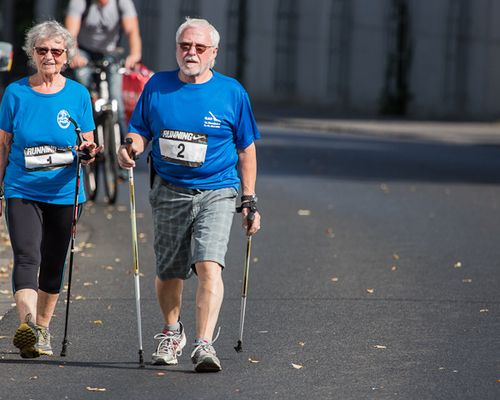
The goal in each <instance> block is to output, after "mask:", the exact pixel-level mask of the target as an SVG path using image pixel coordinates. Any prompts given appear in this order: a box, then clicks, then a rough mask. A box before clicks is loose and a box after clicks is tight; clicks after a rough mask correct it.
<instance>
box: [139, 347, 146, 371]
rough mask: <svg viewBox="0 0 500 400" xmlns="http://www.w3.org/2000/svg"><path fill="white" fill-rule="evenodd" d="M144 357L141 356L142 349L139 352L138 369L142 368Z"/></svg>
mask: <svg viewBox="0 0 500 400" xmlns="http://www.w3.org/2000/svg"><path fill="white" fill-rule="evenodd" d="M144 367H145V365H144V356H143V351H142V349H141V350H139V368H144Z"/></svg>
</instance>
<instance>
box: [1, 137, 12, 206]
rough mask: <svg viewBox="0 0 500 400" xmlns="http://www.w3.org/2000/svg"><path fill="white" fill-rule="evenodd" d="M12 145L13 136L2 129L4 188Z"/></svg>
mask: <svg viewBox="0 0 500 400" xmlns="http://www.w3.org/2000/svg"><path fill="white" fill-rule="evenodd" d="M11 145H12V134H11V133H9V132H5V131H4V130H2V129H0V187H2V188H3V178H4V176H5V168H6V167H7V163H8V161H9V153H10V147H11ZM1 201H2V200H0V216H1V215H2V213H3V210H2V203H1Z"/></svg>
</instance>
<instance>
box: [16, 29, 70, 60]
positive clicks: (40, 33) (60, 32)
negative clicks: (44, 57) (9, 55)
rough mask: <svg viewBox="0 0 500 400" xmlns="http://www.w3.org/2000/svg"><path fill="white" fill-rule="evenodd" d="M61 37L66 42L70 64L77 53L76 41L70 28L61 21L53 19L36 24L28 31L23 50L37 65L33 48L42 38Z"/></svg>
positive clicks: (65, 46)
mask: <svg viewBox="0 0 500 400" xmlns="http://www.w3.org/2000/svg"><path fill="white" fill-rule="evenodd" d="M50 39H61V40H62V41H63V42H64V48H65V49H66V55H67V57H68V64H69V63H70V62H71V60H72V59H73V57H74V56H75V54H76V43H75V40H74V39H73V37H72V36H71V34H70V33H69V32H68V30H67V29H66V28H65V27H64V26H62V25H61V24H60V23H59V22H57V21H54V20H51V21H44V22H40V23H39V24H36V25H35V26H33V27H32V28H30V29H29V30H28V31H27V32H26V37H25V41H24V46H23V50H24V51H25V52H26V54H27V56H28V62H29V64H30V65H31V66H32V67H35V66H36V65H35V63H34V61H33V49H34V47H35V46H36V44H37V43H39V42H40V41H41V40H50Z"/></svg>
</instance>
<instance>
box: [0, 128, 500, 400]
mask: <svg viewBox="0 0 500 400" xmlns="http://www.w3.org/2000/svg"><path fill="white" fill-rule="evenodd" d="M499 155H500V149H499V148H498V147H497V146H483V145H474V144H470V143H469V144H456V143H455V144H452V143H442V142H441V143H440V142H434V141H428V140H418V139H415V138H413V139H411V140H400V139H398V138H389V137H377V136H374V137H369V136H358V137H357V136H353V135H336V134H332V133H320V132H317V133H315V132H308V133H307V134H306V133H303V132H297V131H293V130H289V129H281V128H272V127H263V140H262V141H261V142H260V143H259V146H258V156H259V180H258V194H259V199H260V201H259V207H260V210H261V212H262V215H263V224H262V225H263V229H262V231H261V232H260V233H259V234H258V235H257V236H256V237H255V239H254V240H253V247H252V265H251V272H250V287H249V297H248V303H247V315H246V324H245V335H244V340H243V348H244V352H243V353H236V352H235V351H234V349H233V346H234V345H235V344H236V341H237V339H238V322H239V312H240V291H241V275H242V268H243V260H244V251H245V237H244V235H243V232H242V230H241V228H240V222H239V219H238V217H236V219H235V221H234V225H233V235H232V239H231V242H230V249H229V252H228V256H227V264H228V267H227V269H226V271H225V272H224V277H225V284H226V295H225V302H224V304H223V308H222V311H221V317H220V321H219V322H220V326H221V333H220V337H219V339H218V341H217V342H216V344H215V347H216V349H217V351H218V354H219V356H220V358H221V360H222V364H223V368H224V369H223V371H222V372H221V373H218V374H195V373H193V372H192V365H191V363H190V360H189V353H190V351H189V346H187V347H186V351H185V353H184V354H183V356H182V357H181V359H180V364H179V365H178V366H176V367H156V366H152V365H150V364H149V361H150V355H151V353H152V352H153V350H154V342H153V340H152V337H153V335H154V334H155V333H157V331H158V330H159V329H160V328H161V325H162V323H161V317H160V312H159V308H158V306H157V304H156V300H155V294H154V288H153V279H154V256H153V251H152V232H151V216H150V212H149V206H148V200H147V178H146V171H145V168H144V165H143V164H142V165H141V166H140V167H139V170H138V171H137V173H136V181H137V197H138V204H137V209H138V213H139V218H138V228H139V232H140V249H139V251H140V259H141V262H140V268H141V272H142V273H143V276H142V277H141V289H142V314H143V319H142V325H143V335H144V350H145V355H146V361H147V362H148V363H147V365H146V368H144V369H138V368H137V366H138V365H137V361H138V356H137V349H138V343H137V329H136V315H135V303H134V292H133V277H132V260H131V246H130V240H131V239H130V221H129V216H128V203H127V202H128V197H127V187H126V186H125V185H122V187H121V194H120V199H119V204H118V206H116V207H107V206H105V205H104V204H103V203H102V201H98V202H97V203H96V204H95V205H94V206H92V207H87V208H86V210H85V215H84V216H83V217H82V222H81V227H80V228H81V230H80V232H81V237H80V241H81V240H83V239H84V240H85V243H80V247H81V251H80V252H79V253H78V256H77V258H76V263H75V274H74V277H73V279H74V280H73V286H72V293H73V296H72V297H73V301H72V302H71V308H70V328H69V338H70V341H71V344H70V346H69V347H68V355H67V357H65V358H62V357H59V355H58V354H57V355H56V356H54V357H52V358H39V359H35V360H22V359H21V358H19V356H18V355H17V354H16V352H15V349H14V348H13V346H12V345H11V339H12V334H13V332H14V330H15V328H16V326H17V319H16V316H15V313H14V311H12V310H11V311H10V312H8V313H7V315H6V316H5V317H4V318H3V319H2V320H1V321H0V337H1V339H0V358H1V360H0V380H1V382H0V383H1V385H0V388H1V389H0V399H98V398H102V399H125V398H126V399H153V398H170V399H299V398H309V399H341V400H348V399H353V400H359V399H405V400H407V399H419V400H420V399H474V400H478V399H481V400H487V399H499V398H500V335H499V334H498V332H500V293H499V290H498V287H499V274H500V273H499V264H500V261H499V260H500V248H499V246H498V242H497V238H498V236H499V233H500V228H499V226H500V206H499V199H500V188H499V183H500V157H499ZM194 290H195V281H194V280H191V281H189V282H188V284H187V287H186V290H185V293H184V299H185V300H184V304H183V307H184V308H183V321H184V323H185V327H186V332H187V335H188V343H189V341H190V340H192V339H193V329H194V327H193V323H194ZM63 326H64V302H63V301H60V302H59V305H58V308H57V315H56V317H55V318H54V320H53V323H52V333H53V344H54V348H55V350H56V353H59V351H60V342H61V340H62V336H63Z"/></svg>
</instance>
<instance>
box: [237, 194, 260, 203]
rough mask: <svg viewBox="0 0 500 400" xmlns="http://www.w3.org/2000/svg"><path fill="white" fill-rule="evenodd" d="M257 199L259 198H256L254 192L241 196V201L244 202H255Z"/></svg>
mask: <svg viewBox="0 0 500 400" xmlns="http://www.w3.org/2000/svg"><path fill="white" fill-rule="evenodd" d="M258 200H259V199H258V197H257V195H256V194H245V195H243V196H241V202H242V203H244V202H246V201H251V202H254V203H257V201H258Z"/></svg>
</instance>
